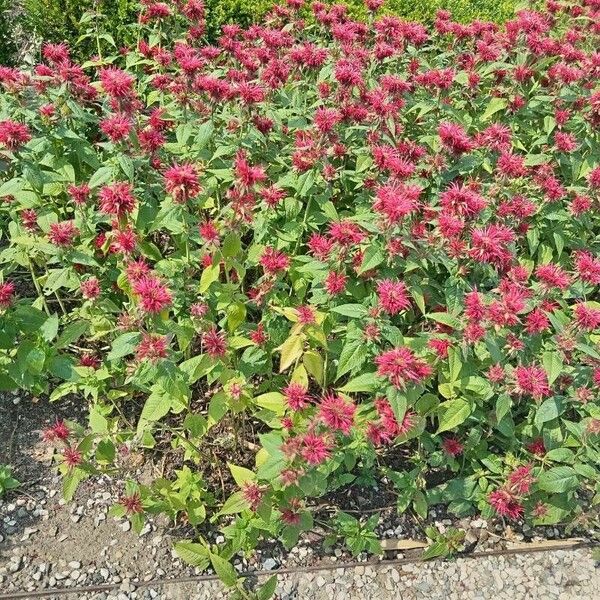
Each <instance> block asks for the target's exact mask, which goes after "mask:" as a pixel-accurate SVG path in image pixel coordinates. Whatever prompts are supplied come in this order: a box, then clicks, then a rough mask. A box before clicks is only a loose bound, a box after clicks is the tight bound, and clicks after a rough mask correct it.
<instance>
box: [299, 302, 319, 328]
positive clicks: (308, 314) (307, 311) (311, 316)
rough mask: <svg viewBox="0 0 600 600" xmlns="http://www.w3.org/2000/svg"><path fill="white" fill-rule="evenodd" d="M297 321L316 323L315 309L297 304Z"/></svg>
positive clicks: (307, 323)
mask: <svg viewBox="0 0 600 600" xmlns="http://www.w3.org/2000/svg"><path fill="white" fill-rule="evenodd" d="M296 314H297V315H298V323H300V324H301V325H312V324H313V323H316V316H315V311H314V309H313V307H312V306H299V307H298V308H297V309H296Z"/></svg>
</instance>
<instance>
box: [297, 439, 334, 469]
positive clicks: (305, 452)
mask: <svg viewBox="0 0 600 600" xmlns="http://www.w3.org/2000/svg"><path fill="white" fill-rule="evenodd" d="M301 454H302V458H304V460H305V461H306V462H307V463H309V464H311V465H320V464H321V463H323V462H325V461H326V460H327V459H328V458H329V456H330V455H331V442H330V441H329V440H328V439H326V438H325V437H324V436H322V435H318V434H316V433H307V434H305V435H304V437H303V438H302V449H301Z"/></svg>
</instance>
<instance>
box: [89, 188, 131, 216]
mask: <svg viewBox="0 0 600 600" xmlns="http://www.w3.org/2000/svg"><path fill="white" fill-rule="evenodd" d="M98 200H99V202H100V210H101V211H102V212H103V213H104V214H107V215H114V216H115V217H117V218H120V217H123V216H125V215H128V214H129V213H131V212H133V210H134V209H135V205H136V200H135V197H134V195H133V187H132V186H131V184H130V183H127V182H124V181H119V182H117V183H112V184H110V185H105V186H104V187H103V188H102V189H101V190H100V192H99V193H98Z"/></svg>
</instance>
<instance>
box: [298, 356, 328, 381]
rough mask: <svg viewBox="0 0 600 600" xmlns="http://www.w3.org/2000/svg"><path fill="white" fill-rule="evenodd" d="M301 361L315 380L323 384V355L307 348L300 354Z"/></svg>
mask: <svg viewBox="0 0 600 600" xmlns="http://www.w3.org/2000/svg"><path fill="white" fill-rule="evenodd" d="M302 362H303V363H304V366H305V367H306V370H307V371H308V372H309V373H310V374H311V375H312V376H313V377H314V378H315V381H316V382H317V383H318V384H319V385H323V375H324V373H323V366H324V365H323V357H322V356H321V355H320V354H319V353H318V352H316V351H315V350H307V351H306V352H305V353H304V354H303V356H302Z"/></svg>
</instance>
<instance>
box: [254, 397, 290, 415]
mask: <svg viewBox="0 0 600 600" xmlns="http://www.w3.org/2000/svg"><path fill="white" fill-rule="evenodd" d="M253 402H254V403H255V404H256V405H257V406H260V407H261V408H266V409H267V410H270V411H271V412H274V413H275V414H276V415H277V416H278V417H282V416H283V415H284V414H285V408H286V405H285V402H284V395H283V394H282V393H281V392H267V393H266V394H261V395H260V396H257V397H256V398H254V400H253Z"/></svg>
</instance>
